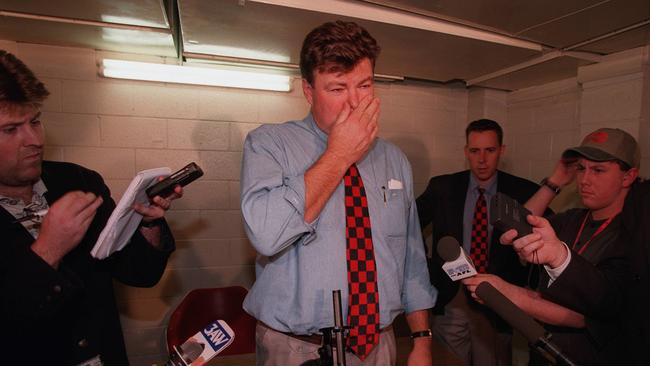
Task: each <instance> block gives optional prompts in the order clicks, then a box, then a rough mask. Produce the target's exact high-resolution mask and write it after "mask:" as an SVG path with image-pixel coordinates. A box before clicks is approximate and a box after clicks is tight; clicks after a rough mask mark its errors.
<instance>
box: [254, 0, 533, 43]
mask: <svg viewBox="0 0 650 366" xmlns="http://www.w3.org/2000/svg"><path fill="white" fill-rule="evenodd" d="M249 1H250V2H256V3H263V4H269V5H278V6H285V7H289V8H295V9H302V10H309V11H316V12H320V13H326V14H336V15H343V16H346V17H352V18H357V19H365V20H371V21H375V22H381V23H387V24H394V25H399V26H403V27H409V28H415V29H422V30H426V31H431V32H438V33H444V34H450V35H453V36H458V37H465V38H471V39H478V40H480V41H485V42H491V43H498V44H504V45H507V46H512V47H519V48H525V49H529V50H534V51H542V50H543V47H542V45H540V44H538V43H534V42H529V41H525V40H523V39H519V38H515V37H510V36H506V35H502V34H499V33H495V32H488V31H484V30H481V29H477V28H473V27H469V26H466V25H462V24H456V23H452V22H448V21H444V20H440V19H436V18H432V17H427V16H424V15H419V14H414V13H409V12H407V11H403V10H397V9H389V8H385V7H381V6H376V5H370V4H363V3H361V2H355V1H346V0H249Z"/></svg>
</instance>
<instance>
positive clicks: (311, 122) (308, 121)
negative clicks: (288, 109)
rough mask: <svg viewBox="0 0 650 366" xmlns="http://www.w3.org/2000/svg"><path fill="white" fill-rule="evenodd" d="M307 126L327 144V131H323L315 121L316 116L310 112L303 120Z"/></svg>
mask: <svg viewBox="0 0 650 366" xmlns="http://www.w3.org/2000/svg"><path fill="white" fill-rule="evenodd" d="M303 122H305V123H306V124H307V126H308V127H309V129H310V130H312V131H313V132H314V133H315V134H316V136H318V138H320V139H321V140H323V141H324V142H327V134H326V133H325V131H323V130H321V129H320V127H318V124H317V123H316V120H314V115H313V114H311V112H309V114H308V115H307V117H305V119H304V120H303Z"/></svg>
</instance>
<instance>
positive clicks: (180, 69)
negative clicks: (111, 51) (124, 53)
mask: <svg viewBox="0 0 650 366" xmlns="http://www.w3.org/2000/svg"><path fill="white" fill-rule="evenodd" d="M101 71H102V75H104V76H105V77H109V78H117V79H130V80H146V81H161V82H166V83H180V84H193V85H208V86H223V87H231V88H246V89H258V90H273V91H284V92H286V91H290V90H291V77H290V76H288V75H277V74H272V73H269V72H261V71H239V70H232V69H216V68H207V67H192V66H179V65H165V64H153V63H147V62H136V61H124V60H112V59H104V60H103V61H102V70H101Z"/></svg>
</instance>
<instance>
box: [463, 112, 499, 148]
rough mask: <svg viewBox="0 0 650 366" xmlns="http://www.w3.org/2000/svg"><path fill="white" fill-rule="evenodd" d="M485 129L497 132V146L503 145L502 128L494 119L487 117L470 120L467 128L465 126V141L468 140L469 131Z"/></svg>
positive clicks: (483, 130)
mask: <svg viewBox="0 0 650 366" xmlns="http://www.w3.org/2000/svg"><path fill="white" fill-rule="evenodd" d="M486 131H494V133H496V134H497V140H498V141H499V146H501V145H503V129H502V128H501V126H499V124H498V123H497V122H496V121H493V120H491V119H487V118H483V119H477V120H476V121H472V123H470V124H468V125H467V128H465V142H466V143H467V142H469V134H470V133H472V132H486Z"/></svg>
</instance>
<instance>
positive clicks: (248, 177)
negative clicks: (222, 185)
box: [241, 126, 318, 256]
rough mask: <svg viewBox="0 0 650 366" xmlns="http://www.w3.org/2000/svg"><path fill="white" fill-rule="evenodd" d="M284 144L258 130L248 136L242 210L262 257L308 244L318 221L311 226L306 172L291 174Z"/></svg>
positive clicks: (243, 177) (246, 224)
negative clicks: (293, 245) (307, 214)
mask: <svg viewBox="0 0 650 366" xmlns="http://www.w3.org/2000/svg"><path fill="white" fill-rule="evenodd" d="M286 159H287V156H286V153H285V152H284V150H283V148H282V146H281V144H279V143H278V141H277V140H275V139H274V137H273V136H270V135H269V134H268V133H266V131H265V130H264V126H263V127H261V128H258V129H256V130H254V131H252V132H251V133H249V134H248V136H247V137H246V141H245V143H244V156H243V162H242V172H241V196H242V197H241V210H242V215H243V217H244V223H245V229H246V233H247V235H248V238H249V239H250V240H251V243H252V244H253V246H254V247H255V249H256V250H257V251H258V252H259V253H260V254H262V255H265V256H272V255H274V254H277V253H279V252H281V251H282V250H283V249H285V248H286V247H288V246H290V245H292V244H294V243H297V242H302V243H303V244H306V243H308V242H309V241H310V240H311V239H313V237H314V235H315V230H316V225H317V222H318V220H315V221H314V222H312V223H307V222H305V220H304V212H305V179H304V172H300V173H297V174H291V172H289V171H288V168H287V167H286V166H287V161H286Z"/></svg>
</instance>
